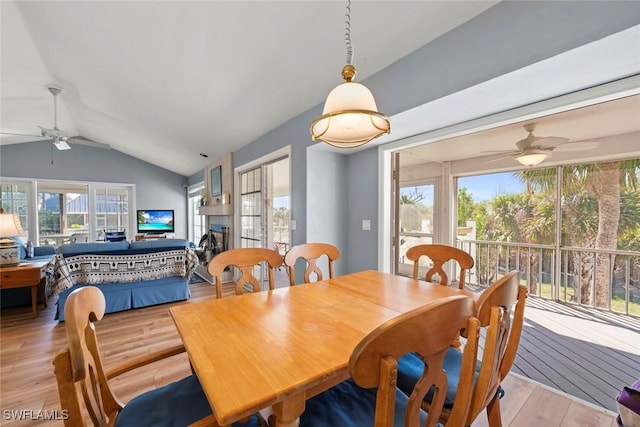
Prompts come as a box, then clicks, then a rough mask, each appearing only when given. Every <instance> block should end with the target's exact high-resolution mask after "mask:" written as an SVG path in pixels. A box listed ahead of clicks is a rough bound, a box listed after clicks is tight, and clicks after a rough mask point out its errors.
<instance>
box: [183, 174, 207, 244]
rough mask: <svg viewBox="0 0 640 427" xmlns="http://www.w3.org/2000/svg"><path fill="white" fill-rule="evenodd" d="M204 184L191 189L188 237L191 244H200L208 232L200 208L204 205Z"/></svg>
mask: <svg viewBox="0 0 640 427" xmlns="http://www.w3.org/2000/svg"><path fill="white" fill-rule="evenodd" d="M203 191H204V184H198V185H193V186H191V187H189V221H188V222H189V225H188V230H189V231H188V236H187V239H189V240H190V241H191V242H194V243H196V244H198V242H200V239H201V238H202V236H204V235H205V233H206V232H207V225H206V222H205V216H204V215H200V212H199V211H200V206H201V205H202V194H203Z"/></svg>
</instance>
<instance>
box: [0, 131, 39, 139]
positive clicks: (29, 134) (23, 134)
mask: <svg viewBox="0 0 640 427" xmlns="http://www.w3.org/2000/svg"><path fill="white" fill-rule="evenodd" d="M0 135H14V136H37V137H38V138H42V135H35V134H32V133H15V132H0Z"/></svg>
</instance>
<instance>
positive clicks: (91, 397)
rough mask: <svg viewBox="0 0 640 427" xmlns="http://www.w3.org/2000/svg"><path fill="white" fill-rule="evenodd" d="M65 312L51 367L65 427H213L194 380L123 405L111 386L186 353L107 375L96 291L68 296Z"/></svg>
mask: <svg viewBox="0 0 640 427" xmlns="http://www.w3.org/2000/svg"><path fill="white" fill-rule="evenodd" d="M64 310H65V329H66V333H67V347H66V348H64V349H62V350H60V351H59V352H58V353H57V354H56V356H55V358H54V359H53V365H54V373H55V376H56V381H57V384H58V395H59V397H60V404H61V406H62V410H63V411H65V412H64V413H65V414H66V415H67V417H66V418H65V420H64V425H65V426H66V427H76V426H77V427H80V426H85V425H93V426H95V427H103V426H107V425H109V426H113V425H115V426H116V427H127V426H136V427H143V426H149V427H151V426H154V427H162V426H176V427H177V426H187V425H190V424H192V423H198V424H197V425H199V426H206V425H211V426H217V423H216V422H215V418H214V416H213V413H212V411H211V407H210V405H209V402H208V401H207V398H206V396H205V394H204V392H203V391H202V387H201V386H200V382H199V381H198V378H197V376H196V375H195V374H193V375H190V376H188V377H186V378H183V379H181V380H178V381H176V382H173V383H170V384H167V385H164V386H162V387H159V388H157V389H154V390H150V391H147V392H144V393H142V394H140V395H138V396H136V397H134V398H133V399H131V400H130V401H129V402H128V403H126V404H124V403H123V402H122V401H121V400H120V399H118V397H116V395H115V394H114V392H113V390H112V389H111V387H110V385H109V380H111V379H113V378H115V377H117V376H119V375H121V374H124V373H126V372H129V371H132V370H134V369H137V368H140V367H142V366H146V365H148V364H150V363H153V362H157V361H160V360H163V359H166V358H168V357H171V356H175V355H177V354H180V353H182V352H184V351H185V349H184V346H182V345H177V346H174V347H170V348H167V349H164V350H158V351H154V352H153V353H150V354H145V355H143V356H141V357H138V358H135V359H133V360H129V361H128V362H125V363H123V364H121V365H118V366H116V367H114V368H112V369H110V370H109V371H105V369H104V364H103V361H102V356H101V353H100V349H99V346H98V337H97V334H96V329H95V322H97V321H99V320H101V319H102V317H103V316H104V311H105V298H104V295H103V294H102V292H101V291H100V290H99V289H98V288H96V287H95V286H85V287H82V288H79V289H77V290H75V291H73V292H72V293H71V294H70V295H69V298H68V299H67V302H66V304H65V307H64ZM87 415H88V419H87ZM259 420H261V418H260V416H259V415H258V414H257V413H256V414H254V415H252V416H251V417H249V418H248V419H247V420H245V422H243V423H236V424H233V425H234V426H236V427H240V426H242V427H256V426H258V422H259Z"/></svg>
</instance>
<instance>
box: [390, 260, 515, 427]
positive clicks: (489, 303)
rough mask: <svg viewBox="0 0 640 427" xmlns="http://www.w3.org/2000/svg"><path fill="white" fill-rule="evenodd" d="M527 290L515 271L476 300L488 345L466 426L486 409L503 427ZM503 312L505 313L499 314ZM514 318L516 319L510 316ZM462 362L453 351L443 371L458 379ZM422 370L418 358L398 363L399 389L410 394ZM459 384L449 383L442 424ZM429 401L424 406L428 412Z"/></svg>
mask: <svg viewBox="0 0 640 427" xmlns="http://www.w3.org/2000/svg"><path fill="white" fill-rule="evenodd" d="M526 297H527V290H526V287H525V286H523V285H520V275H519V272H518V271H512V272H510V273H508V274H507V275H505V276H504V277H502V278H500V279H499V280H498V281H496V282H495V283H493V284H492V285H491V286H489V287H488V288H487V289H486V290H485V291H483V292H482V294H481V295H480V296H479V297H478V298H477V300H476V307H477V311H476V313H475V315H476V317H477V318H478V320H479V321H480V325H481V326H482V327H483V328H484V329H486V338H485V345H484V349H483V355H482V358H481V360H479V361H478V363H477V367H476V380H475V384H474V392H473V399H472V402H471V409H470V411H469V415H468V419H467V423H466V425H467V426H469V425H471V423H472V422H473V421H474V420H475V419H476V418H477V416H478V415H479V414H480V412H482V411H483V410H484V409H485V408H486V411H487V417H488V421H489V425H490V426H492V427H499V426H501V425H502V421H501V415H500V398H501V397H502V396H503V395H504V393H505V391H504V389H503V388H502V387H501V386H500V384H501V383H502V381H503V380H504V378H505V377H506V376H507V374H508V373H509V371H510V370H511V366H512V365H513V362H514V360H515V357H516V353H517V350H518V346H519V343H520V335H521V333H522V325H523V322H524V307H525V300H526ZM500 312H502V313H500ZM512 314H513V318H512V317H511V315H512ZM463 363H464V362H463V360H462V357H461V354H460V352H459V351H458V350H456V349H454V348H450V349H449V350H448V351H447V354H446V356H445V360H444V367H445V369H446V370H447V373H449V374H450V376H449V379H455V378H456V376H457V375H459V373H460V372H461V370H462V367H463ZM420 372H421V366H420V362H419V360H418V358H417V357H415V356H414V355H412V354H409V355H406V356H405V357H403V358H402V359H401V360H400V361H399V363H398V387H399V388H400V389H401V390H403V391H404V392H405V393H409V392H410V391H411V389H412V388H413V385H414V384H415V383H416V382H417V381H418V379H419V377H420ZM457 393H458V390H457V387H456V383H455V381H454V382H449V385H448V388H447V395H446V399H445V410H444V411H443V412H442V415H441V421H446V419H447V417H448V415H449V411H448V409H449V408H451V405H452V404H453V402H454V401H455V400H456V399H457ZM429 405H430V399H429V396H428V395H427V399H425V401H424V402H423V409H426V410H428V408H429Z"/></svg>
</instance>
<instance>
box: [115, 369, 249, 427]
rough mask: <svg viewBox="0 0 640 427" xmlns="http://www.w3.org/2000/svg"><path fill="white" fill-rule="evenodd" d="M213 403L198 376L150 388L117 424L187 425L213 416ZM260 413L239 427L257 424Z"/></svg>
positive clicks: (134, 426) (119, 426)
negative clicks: (210, 403)
mask: <svg viewBox="0 0 640 427" xmlns="http://www.w3.org/2000/svg"><path fill="white" fill-rule="evenodd" d="M211 414H212V412H211V406H209V402H208V401H207V397H206V396H205V394H204V391H203V390H202V386H201V385H200V381H198V377H196V376H195V375H191V376H188V377H186V378H183V379H181V380H179V381H176V382H174V383H171V384H168V385H166V386H164V387H160V388H158V389H155V390H151V391H148V392H146V393H143V394H141V395H140V396H137V397H135V398H133V399H132V400H131V401H130V402H129V403H127V404H126V405H125V407H124V409H122V411H120V414H118V418H117V419H116V424H115V425H116V427H145V426H148V427H160V426H166V427H184V426H187V425H189V424H191V423H194V422H196V421H198V420H199V419H201V418H204V417H206V416H209V415H211ZM257 425H258V415H257V414H254V415H252V416H251V417H250V418H249V420H248V421H247V422H245V423H234V424H233V426H236V427H256V426H257Z"/></svg>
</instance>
